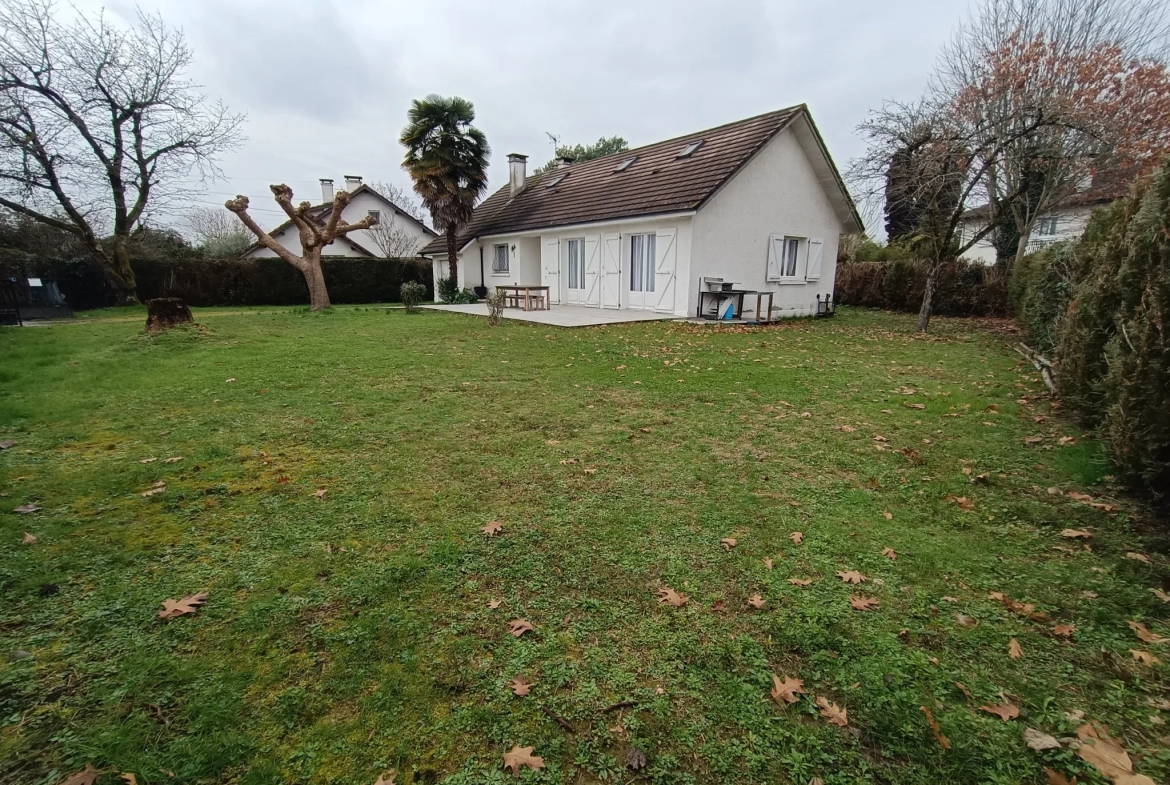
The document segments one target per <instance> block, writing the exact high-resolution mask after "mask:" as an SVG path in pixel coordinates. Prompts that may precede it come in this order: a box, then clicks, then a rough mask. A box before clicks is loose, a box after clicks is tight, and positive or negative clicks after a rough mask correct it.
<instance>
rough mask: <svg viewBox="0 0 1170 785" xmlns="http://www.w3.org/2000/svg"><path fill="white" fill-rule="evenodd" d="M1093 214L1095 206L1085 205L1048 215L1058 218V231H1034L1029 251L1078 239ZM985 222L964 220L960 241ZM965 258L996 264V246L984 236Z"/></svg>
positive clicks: (968, 236) (1029, 243)
mask: <svg viewBox="0 0 1170 785" xmlns="http://www.w3.org/2000/svg"><path fill="white" fill-rule="evenodd" d="M1092 214H1093V208H1092V207H1090V206H1085V207H1070V208H1066V209H1063V210H1060V211H1058V212H1054V213H1050V214H1049V215H1048V216H1044V217H1045V218H1047V217H1055V218H1056V232H1055V233H1053V234H1040V233H1039V232H1036V231H1033V232H1032V236H1031V237H1030V238H1029V239H1028V252H1029V253H1031V252H1033V251H1039V250H1040V249H1041V248H1043V247H1044V246H1046V245H1051V244H1052V243H1058V242H1061V241H1062V240H1077V239H1079V238H1080V236H1081V235H1082V234H1084V232H1085V226H1086V225H1087V224H1088V223H1089V216H1091V215H1092ZM984 226H985V224H984V223H983V222H982V221H964V222H963V224H962V225H961V226H960V232H961V234H960V238H959V242H960V243H965V242H967V241H968V240H970V239H971V238H972V237H974V236H975V234H976V233H977V232H979V231H980V230H981V229H982V228H983V227H984ZM963 258H964V259H971V260H973V261H978V262H982V263H983V264H986V265H992V264H995V246H993V245H992V244H991V241H990V240H989V239H987V238H986V237H984V238H983V239H982V240H980V241H979V242H977V243H976V244H975V245H973V246H971V248H970V249H969V250H968V251H967V252H966V253H964V254H963Z"/></svg>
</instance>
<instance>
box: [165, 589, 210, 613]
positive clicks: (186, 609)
mask: <svg viewBox="0 0 1170 785" xmlns="http://www.w3.org/2000/svg"><path fill="white" fill-rule="evenodd" d="M205 602H207V592H205V591H201V592H199V593H197V594H191V595H188V596H186V597H184V598H183V599H181V600H163V604H162V605H163V609H162V610H161V611H159V612H158V617H159V618H160V619H174V618H177V617H179V616H191V615H194V613H195V611H197V610H199V606H200V605H202V604H204V603H205Z"/></svg>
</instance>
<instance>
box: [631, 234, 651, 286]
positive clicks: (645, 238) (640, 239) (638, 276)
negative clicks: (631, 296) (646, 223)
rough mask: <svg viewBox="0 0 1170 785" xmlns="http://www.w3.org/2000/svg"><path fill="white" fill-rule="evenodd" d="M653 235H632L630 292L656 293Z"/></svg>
mask: <svg viewBox="0 0 1170 785" xmlns="http://www.w3.org/2000/svg"><path fill="white" fill-rule="evenodd" d="M655 241H656V237H655V236H654V235H652V234H632V235H630V291H631V292H652V291H654V244H655Z"/></svg>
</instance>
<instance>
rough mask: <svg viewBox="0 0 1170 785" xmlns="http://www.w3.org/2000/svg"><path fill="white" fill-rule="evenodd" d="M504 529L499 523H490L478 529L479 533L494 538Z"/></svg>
mask: <svg viewBox="0 0 1170 785" xmlns="http://www.w3.org/2000/svg"><path fill="white" fill-rule="evenodd" d="M503 529H504V524H502V523H500V522H499V521H490V522H489V523H488V524H487V525H486V526H484V527H483V528H482V529H480V531H481V532H483V533H484V534H486V535H487V536H489V537H495V536H496V535H497V534H499V533H500V532H501V531H503Z"/></svg>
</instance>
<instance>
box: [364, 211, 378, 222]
mask: <svg viewBox="0 0 1170 785" xmlns="http://www.w3.org/2000/svg"><path fill="white" fill-rule="evenodd" d="M366 215H372V216H374V220H376V221H381V220H382V211H381V210H366Z"/></svg>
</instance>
